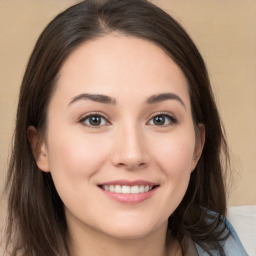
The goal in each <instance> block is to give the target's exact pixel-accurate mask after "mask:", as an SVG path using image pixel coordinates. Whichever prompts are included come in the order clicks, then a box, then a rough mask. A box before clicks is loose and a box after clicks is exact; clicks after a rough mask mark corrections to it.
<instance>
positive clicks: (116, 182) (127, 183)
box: [98, 180, 159, 186]
mask: <svg viewBox="0 0 256 256" xmlns="http://www.w3.org/2000/svg"><path fill="white" fill-rule="evenodd" d="M98 185H99V186H104V185H121V186H136V185H144V186H146V185H149V186H157V185H159V184H157V183H154V182H150V181H146V180H133V181H130V180H113V181H108V182H103V183H100V184H98Z"/></svg>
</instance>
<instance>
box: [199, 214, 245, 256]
mask: <svg viewBox="0 0 256 256" xmlns="http://www.w3.org/2000/svg"><path fill="white" fill-rule="evenodd" d="M213 214H214V213H213ZM223 219H224V221H225V223H226V226H227V232H228V231H229V232H230V236H229V237H228V238H227V239H226V240H224V241H221V242H220V245H221V246H222V248H223V250H224V252H225V256H249V255H248V254H247V252H246V251H245V249H244V247H243V245H242V243H241V241H240V239H239V237H238V235H237V233H236V231H235V229H234V228H233V226H232V225H231V223H230V222H229V221H228V220H227V219H226V218H225V217H223ZM195 246H196V249H197V253H198V256H209V254H208V253H207V252H206V251H205V250H203V249H202V248H201V247H200V246H199V245H198V244H195ZM211 253H212V255H214V256H219V253H218V252H216V251H214V250H212V251H211Z"/></svg>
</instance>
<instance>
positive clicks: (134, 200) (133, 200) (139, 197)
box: [100, 187, 157, 204]
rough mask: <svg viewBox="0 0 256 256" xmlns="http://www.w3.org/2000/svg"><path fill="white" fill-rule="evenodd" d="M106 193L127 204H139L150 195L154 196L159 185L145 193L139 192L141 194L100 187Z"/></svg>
mask: <svg viewBox="0 0 256 256" xmlns="http://www.w3.org/2000/svg"><path fill="white" fill-rule="evenodd" d="M100 189H101V190H102V191H103V192H104V194H105V195H106V196H108V197H110V198H111V199H114V200H116V201H118V202H120V203H126V204H138V203H141V202H143V201H145V200H147V199H149V198H150V197H152V196H153V194H154V193H155V191H156V190H157V187H156V188H154V189H152V190H150V191H148V192H145V193H139V194H122V193H114V192H110V191H107V190H104V189H102V188H100Z"/></svg>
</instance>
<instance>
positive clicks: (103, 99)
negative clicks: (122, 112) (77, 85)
mask: <svg viewBox="0 0 256 256" xmlns="http://www.w3.org/2000/svg"><path fill="white" fill-rule="evenodd" d="M79 100H91V101H95V102H100V103H104V104H111V105H115V104H116V100H115V99H114V98H112V97H109V96H107V95H102V94H88V93H82V94H79V95H78V96H75V97H74V98H73V99H72V100H71V102H70V103H69V105H70V104H72V103H74V102H76V101H79Z"/></svg>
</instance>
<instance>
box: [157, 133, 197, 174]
mask: <svg viewBox="0 0 256 256" xmlns="http://www.w3.org/2000/svg"><path fill="white" fill-rule="evenodd" d="M158 144H159V145H161V146H159V147H154V153H153V154H154V155H155V157H156V159H157V163H158V164H159V165H160V167H161V169H162V170H163V171H164V172H165V173H166V175H174V176H175V175H177V176H179V175H182V174H183V173H187V172H188V173H190V172H191V171H192V169H193V158H194V149H195V140H194V135H193V134H191V135H188V134H187V135H186V134H181V135H180V136H179V135H178V134H177V135H174V136H170V138H169V139H168V138H164V139H163V140H158Z"/></svg>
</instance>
